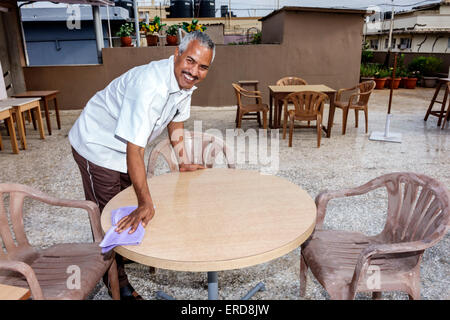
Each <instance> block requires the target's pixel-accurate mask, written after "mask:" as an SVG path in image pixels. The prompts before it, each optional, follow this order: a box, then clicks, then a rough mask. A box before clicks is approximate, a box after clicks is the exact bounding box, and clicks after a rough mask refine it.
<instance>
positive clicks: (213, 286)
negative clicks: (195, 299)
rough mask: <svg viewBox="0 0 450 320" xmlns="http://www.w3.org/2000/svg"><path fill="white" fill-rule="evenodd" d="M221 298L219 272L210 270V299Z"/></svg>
mask: <svg viewBox="0 0 450 320" xmlns="http://www.w3.org/2000/svg"><path fill="white" fill-rule="evenodd" d="M218 299H219V284H218V280H217V272H215V271H212V272H208V300H218Z"/></svg>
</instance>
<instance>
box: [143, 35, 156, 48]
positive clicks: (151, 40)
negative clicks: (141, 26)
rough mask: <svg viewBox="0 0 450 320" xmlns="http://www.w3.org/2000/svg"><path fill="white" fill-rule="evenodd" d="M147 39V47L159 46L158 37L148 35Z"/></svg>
mask: <svg viewBox="0 0 450 320" xmlns="http://www.w3.org/2000/svg"><path fill="white" fill-rule="evenodd" d="M145 38H146V39H147V46H149V47H154V46H156V45H158V36H155V35H153V34H148V35H146V36H145Z"/></svg>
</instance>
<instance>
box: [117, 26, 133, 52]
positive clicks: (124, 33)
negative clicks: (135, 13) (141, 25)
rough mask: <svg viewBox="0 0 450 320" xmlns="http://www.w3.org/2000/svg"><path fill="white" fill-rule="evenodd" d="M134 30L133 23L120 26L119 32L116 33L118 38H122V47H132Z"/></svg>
mask: <svg viewBox="0 0 450 320" xmlns="http://www.w3.org/2000/svg"><path fill="white" fill-rule="evenodd" d="M133 31H134V28H133V24H131V23H124V24H122V25H121V26H120V29H119V31H118V32H117V33H116V36H117V37H120V46H121V47H132V46H133V44H132V40H131V35H132V34H133Z"/></svg>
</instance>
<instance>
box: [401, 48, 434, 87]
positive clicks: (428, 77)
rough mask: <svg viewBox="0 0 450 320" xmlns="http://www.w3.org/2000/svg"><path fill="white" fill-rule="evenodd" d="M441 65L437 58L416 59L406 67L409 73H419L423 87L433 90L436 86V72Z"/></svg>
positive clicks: (421, 57) (422, 57)
mask: <svg viewBox="0 0 450 320" xmlns="http://www.w3.org/2000/svg"><path fill="white" fill-rule="evenodd" d="M441 64H442V59H439V58H437V57H433V56H430V57H424V56H420V57H416V58H414V59H413V60H412V61H411V63H410V64H409V65H408V69H409V70H410V71H419V72H420V74H421V75H422V80H423V85H424V86H425V87H427V88H433V87H435V86H436V82H437V78H436V77H435V74H436V72H438V71H439V68H440V66H441Z"/></svg>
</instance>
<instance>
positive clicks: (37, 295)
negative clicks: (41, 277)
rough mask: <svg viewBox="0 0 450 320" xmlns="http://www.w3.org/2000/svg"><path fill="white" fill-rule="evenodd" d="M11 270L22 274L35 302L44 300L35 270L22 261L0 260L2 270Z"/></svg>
mask: <svg viewBox="0 0 450 320" xmlns="http://www.w3.org/2000/svg"><path fill="white" fill-rule="evenodd" d="M2 269H3V270H10V271H15V272H18V273H20V274H22V275H23V276H24V277H25V279H26V280H27V283H28V286H29V287H30V290H31V294H32V295H33V299H34V300H44V294H43V293H42V289H41V286H40V285H39V282H38V280H37V278H36V274H35V273H34V271H33V269H31V267H30V266H29V265H28V264H26V263H25V262H22V261H11V260H0V270H2Z"/></svg>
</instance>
